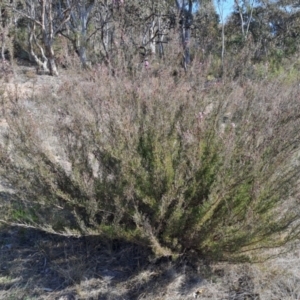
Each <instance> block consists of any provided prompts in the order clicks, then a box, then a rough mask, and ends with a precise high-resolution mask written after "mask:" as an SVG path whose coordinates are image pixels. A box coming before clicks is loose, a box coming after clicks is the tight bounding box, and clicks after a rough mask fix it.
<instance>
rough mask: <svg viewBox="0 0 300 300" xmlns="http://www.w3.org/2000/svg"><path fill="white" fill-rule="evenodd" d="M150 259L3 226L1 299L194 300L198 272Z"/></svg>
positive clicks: (142, 252) (137, 250) (125, 248)
mask: <svg viewBox="0 0 300 300" xmlns="http://www.w3.org/2000/svg"><path fill="white" fill-rule="evenodd" d="M149 257H151V251H150V250H149V249H147V248H145V247H142V246H140V245H136V244H130V243H127V242H122V241H116V240H113V241H109V240H106V239H103V238H101V237H98V236H94V237H83V238H67V237H62V236H56V235H51V234H47V233H44V232H42V231H38V230H33V229H27V228H19V227H9V226H2V227H1V229H0V291H2V292H0V299H28V300H29V299H30V300H31V299H59V300H66V299H78V300H79V299H89V300H92V299H99V300H100V299H101V300H105V299H130V300H134V299H146V298H147V297H149V295H153V297H152V299H154V298H155V297H156V296H159V295H160V296H163V295H164V294H166V293H169V294H170V295H173V296H174V298H173V299H180V298H178V297H180V296H182V297H184V299H190V298H189V297H190V296H189V294H192V291H193V290H195V289H196V288H197V287H198V286H200V285H201V282H202V279H201V276H200V275H199V272H198V271H197V270H196V268H195V266H192V265H189V264H188V263H186V262H184V261H180V260H179V261H177V262H176V263H174V262H172V261H171V260H170V259H168V258H162V259H159V260H156V261H155V260H154V261H151V260H149ZM154 295H155V297H154ZM170 297H171V296H170ZM176 297H177V298H176ZM147 299H151V297H150V298H147ZM170 299H172V297H171V298H170Z"/></svg>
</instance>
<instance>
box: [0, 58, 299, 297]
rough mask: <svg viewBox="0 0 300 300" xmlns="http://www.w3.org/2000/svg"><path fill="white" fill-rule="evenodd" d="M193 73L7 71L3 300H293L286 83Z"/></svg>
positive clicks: (286, 76) (289, 92) (292, 111)
mask: <svg viewBox="0 0 300 300" xmlns="http://www.w3.org/2000/svg"><path fill="white" fill-rule="evenodd" d="M203 68H204V67H203V65H200V64H197V63H196V62H194V64H193V67H192V68H191V70H189V72H187V73H186V74H181V75H180V74H179V73H178V72H174V70H173V69H172V68H169V67H159V65H157V66H156V67H155V70H154V69H145V68H142V67H141V68H137V69H136V70H135V72H134V75H132V74H131V75H130V76H129V75H128V74H124V73H121V72H120V73H118V72H116V73H115V76H112V75H111V74H110V72H109V70H108V69H107V68H106V67H102V68H99V67H98V68H97V69H93V70H91V71H82V72H79V73H78V72H77V71H76V73H75V71H72V70H71V69H70V70H68V71H66V74H64V75H62V76H61V77H59V78H53V77H49V76H35V74H34V73H32V72H30V70H31V69H28V70H26V71H25V72H22V73H23V74H22V76H21V77H20V76H19V75H18V72H20V69H16V70H15V76H16V77H15V79H13V78H12V79H10V80H11V81H10V83H6V84H3V85H2V90H1V95H2V96H1V101H2V105H1V108H2V110H1V123H0V126H1V128H0V134H1V140H0V141H1V144H0V145H1V148H0V149H1V153H0V160H1V169H0V175H1V185H2V187H1V194H0V195H1V203H0V205H1V206H0V212H1V221H2V224H6V225H3V226H2V227H1V233H0V235H1V238H0V243H1V244H0V290H1V292H0V298H2V299H28V300H29V299H60V300H63V299H149V300H150V299H166V300H167V299H192V298H193V294H194V293H195V292H197V291H199V298H200V299H230V300H238V299H274V300H275V299H278V300H279V299H299V298H300V290H299V286H300V284H299V283H300V273H299V270H298V268H297V265H298V263H299V254H300V253H299V250H297V247H296V245H297V240H298V237H299V221H298V219H299V191H298V178H299V141H300V139H299V128H300V126H299V125H300V124H299V120H300V119H299V112H300V107H299V84H298V78H297V77H296V76H294V73H291V72H286V73H282V74H281V76H277V78H274V76H272V74H270V76H265V77H264V78H261V77H259V76H257V78H259V80H255V79H252V80H250V79H247V78H245V77H243V78H242V77H241V78H239V79H236V80H235V81H232V80H228V81H227V80H226V76H225V77H224V79H222V80H219V81H216V80H211V81H209V80H207V78H208V75H207V73H206V71H207V70H208V69H209V67H207V66H205V68H207V69H203ZM291 74H292V75H291ZM24 76H25V77H24ZM22 78H23V80H24V78H26V81H27V82H26V83H22V82H21V81H22V80H21V79H22ZM4 81H9V80H6V79H5V80H4ZM293 247H295V248H293ZM287 251H288V254H287V253H286V252H287ZM280 253H281V254H280ZM273 256H274V257H276V258H273V259H269V260H267V261H264V260H265V259H266V258H269V257H273ZM250 261H251V262H256V263H255V264H251V263H250ZM230 262H231V263H233V262H234V263H235V264H231V263H230Z"/></svg>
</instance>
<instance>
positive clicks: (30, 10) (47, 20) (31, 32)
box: [9, 0, 71, 76]
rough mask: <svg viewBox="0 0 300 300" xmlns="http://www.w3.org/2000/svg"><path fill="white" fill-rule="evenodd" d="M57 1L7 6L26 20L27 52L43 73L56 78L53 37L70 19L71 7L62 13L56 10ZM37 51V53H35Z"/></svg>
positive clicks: (67, 7)
mask: <svg viewBox="0 0 300 300" xmlns="http://www.w3.org/2000/svg"><path fill="white" fill-rule="evenodd" d="M58 2H59V1H55V0H39V1H35V0H23V1H19V2H18V3H14V5H11V4H10V5H9V7H11V8H12V9H13V11H14V12H15V13H16V14H17V15H19V16H20V17H22V18H24V19H26V20H27V27H28V48H29V49H28V51H29V53H30V55H31V57H32V58H33V60H34V61H35V62H36V63H37V65H38V66H39V67H40V68H42V69H43V71H46V72H49V73H50V75H54V76H57V75H58V70H57V67H56V63H55V53H54V48H53V44H54V41H55V37H56V35H57V33H58V32H59V31H61V29H62V28H63V26H64V24H65V23H66V22H68V20H69V19H70V11H71V7H70V6H68V5H67V6H66V7H65V9H64V10H63V11H60V10H58V9H56V6H57V4H58ZM36 49H39V53H37V52H36Z"/></svg>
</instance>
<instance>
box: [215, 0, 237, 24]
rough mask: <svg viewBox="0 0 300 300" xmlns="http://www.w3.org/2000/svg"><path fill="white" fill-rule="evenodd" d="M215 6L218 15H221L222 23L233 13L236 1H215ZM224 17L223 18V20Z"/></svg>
mask: <svg viewBox="0 0 300 300" xmlns="http://www.w3.org/2000/svg"><path fill="white" fill-rule="evenodd" d="M214 4H215V7H216V10H217V13H218V14H219V15H220V23H223V22H224V21H226V19H227V17H228V16H229V15H230V14H231V13H232V11H233V6H234V1H233V0H226V1H223V0H221V1H218V0H214ZM222 15H223V18H222Z"/></svg>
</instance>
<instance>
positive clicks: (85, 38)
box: [59, 0, 96, 68]
mask: <svg viewBox="0 0 300 300" xmlns="http://www.w3.org/2000/svg"><path fill="white" fill-rule="evenodd" d="M59 2H60V10H61V11H62V10H63V9H65V7H62V3H61V2H64V1H59ZM65 2H66V4H65V5H66V7H72V9H71V12H70V18H69V20H68V22H66V26H67V34H66V32H65V31H63V35H64V36H65V37H67V38H68V39H69V40H71V42H72V44H73V46H74V49H75V52H76V53H77V54H78V56H79V58H80V61H81V64H82V66H83V67H84V68H86V67H87V65H88V58H87V44H88V42H89V39H90V36H91V35H89V32H88V27H89V25H90V23H91V20H92V13H93V10H94V8H95V5H96V1H95V0H79V1H75V0H66V1H65Z"/></svg>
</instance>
